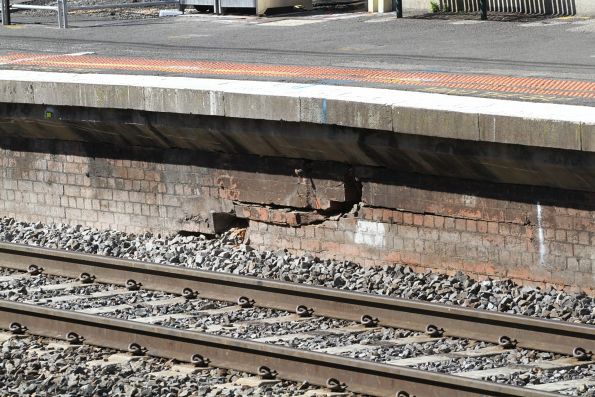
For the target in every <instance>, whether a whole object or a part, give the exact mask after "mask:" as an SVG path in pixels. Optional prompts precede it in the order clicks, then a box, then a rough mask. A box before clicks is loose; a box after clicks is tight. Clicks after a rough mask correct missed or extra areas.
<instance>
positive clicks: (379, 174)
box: [250, 169, 595, 290]
mask: <svg viewBox="0 0 595 397" xmlns="http://www.w3.org/2000/svg"><path fill="white" fill-rule="evenodd" d="M355 174H356V175H357V176H358V178H360V180H361V181H362V206H361V207H360V208H359V209H358V210H357V211H352V212H351V213H348V214H345V215H343V216H341V217H340V218H338V219H334V220H326V221H324V222H322V223H319V224H315V225H305V226H301V227H300V228H295V227H293V228H292V227H284V226H283V225H275V224H270V222H268V223H267V222H263V221H262V220H261V219H256V218H252V221H251V222H250V239H251V243H252V244H254V245H257V246H259V247H260V248H277V247H289V248H291V250H292V251H294V252H296V253H307V252H309V253H311V252H316V253H317V254H318V255H319V256H321V257H333V258H341V259H348V260H352V261H356V262H360V263H364V264H366V265H385V264H390V263H395V262H399V263H406V264H409V265H411V266H414V267H416V268H418V269H433V270H439V271H448V272H451V273H454V272H456V271H459V270H463V271H465V272H467V273H470V274H474V275H476V276H499V277H510V278H513V279H515V280H517V281H520V282H535V283H551V284H556V285H565V286H575V287H578V288H582V289H586V290H593V286H594V285H595V208H594V207H595V194H594V193H592V192H579V191H560V190H556V189H549V188H539V187H529V186H518V185H496V184H489V183H483V182H474V181H464V180H454V179H448V178H437V177H430V176H422V175H411V174H400V173H397V172H390V173H389V172H385V171H381V170H373V169H357V170H356V171H355ZM371 177H374V178H376V179H375V180H374V181H372V180H370V178H371Z"/></svg>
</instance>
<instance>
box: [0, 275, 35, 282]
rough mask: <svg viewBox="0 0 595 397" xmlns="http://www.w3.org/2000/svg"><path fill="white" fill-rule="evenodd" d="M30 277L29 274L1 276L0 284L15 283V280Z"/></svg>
mask: <svg viewBox="0 0 595 397" xmlns="http://www.w3.org/2000/svg"><path fill="white" fill-rule="evenodd" d="M28 277H31V275H30V274H29V273H18V274H12V275H10V276H2V277H0V283H5V282H7V281H15V280H22V279H24V278H28Z"/></svg>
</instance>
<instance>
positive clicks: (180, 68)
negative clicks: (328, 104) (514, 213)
mask: <svg viewBox="0 0 595 397" xmlns="http://www.w3.org/2000/svg"><path fill="white" fill-rule="evenodd" d="M13 20H14V22H16V25H13V26H10V27H0V68H1V69H19V70H44V71H62V72H64V71H68V72H83V73H91V72H92V73H121V74H150V75H174V76H189V77H202V78H205V77H206V78H210V77H215V78H220V79H221V78H224V79H232V80H235V79H242V80H245V79H249V80H261V81H282V82H297V83H315V84H332V85H347V86H360V87H362V86H363V87H375V88H388V89H396V90H415V91H422V92H431V93H441V94H449V95H462V96H475V97H488V98H496V99H509V100H516V101H531V102H550V103H560V104H569V105H586V106H593V105H595V46H593V42H595V20H594V19H585V18H526V19H523V18H519V20H517V21H512V22H511V21H507V22H503V21H486V22H482V21H479V20H477V19H476V18H475V17H474V16H467V17H465V18H459V17H457V18H454V17H453V18H447V19H433V18H405V19H402V20H396V19H395V17H394V14H393V13H391V14H384V15H382V14H367V13H364V12H350V13H318V14H310V15H303V14H291V15H281V16H275V17H264V18H258V17H252V16H237V15H235V16H233V15H231V16H214V15H204V14H194V15H187V16H181V17H175V18H153V19H138V20H117V19H109V18H107V17H96V18H93V17H92V16H91V17H85V18H78V19H77V17H76V16H74V17H72V18H71V26H72V28H71V29H68V30H59V29H57V28H56V27H55V23H54V22H55V17H53V16H50V15H48V16H47V17H41V18H40V17H36V18H33V17H31V16H22V15H19V14H15V15H14V16H13ZM33 22H35V24H34V23H33Z"/></svg>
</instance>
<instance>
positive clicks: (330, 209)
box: [0, 137, 595, 290]
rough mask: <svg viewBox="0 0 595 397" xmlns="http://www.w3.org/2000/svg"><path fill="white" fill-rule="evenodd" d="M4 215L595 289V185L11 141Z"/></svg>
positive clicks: (4, 158) (0, 209) (3, 179)
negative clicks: (237, 232) (579, 187)
mask: <svg viewBox="0 0 595 397" xmlns="http://www.w3.org/2000/svg"><path fill="white" fill-rule="evenodd" d="M0 161H1V164H0V165H1V166H2V168H1V170H0V216H9V217H15V218H18V219H22V220H25V221H34V222H38V221H39V222H44V223H74V224H82V225H87V226H92V227H97V228H100V229H116V230H123V231H126V232H132V233H144V232H147V231H151V232H158V233H162V232H165V233H172V232H174V233H175V232H178V231H186V232H200V233H207V234H213V233H221V232H223V231H226V230H228V229H229V228H230V227H232V226H236V225H237V224H238V222H240V223H242V224H243V225H244V226H247V229H248V230H247V236H248V237H247V238H248V239H249V241H250V244H252V245H253V246H255V247H256V248H260V249H274V250H277V249H289V250H290V251H292V252H294V253H297V254H308V255H312V254H314V255H317V256H320V257H323V258H336V259H340V260H350V261H354V262H357V263H360V264H362V265H370V266H371V265H387V264H394V263H402V264H407V265H410V266H413V267H415V268H417V269H432V270H436V271H440V272H449V273H454V272H457V271H465V272H467V273H469V274H474V275H476V276H480V277H487V276H496V277H510V278H513V279H516V280H518V281H521V282H525V283H526V282H534V283H552V284H557V285H564V286H575V287H576V288H581V289H587V290H589V289H592V286H593V285H595V193H594V192H587V191H570V190H557V189H554V188H543V187H531V186H520V185H506V184H495V183H488V182H479V181H469V180H464V179H456V178H440V177H435V176H424V175H418V174H412V173H405V172H399V171H395V170H388V169H381V168H372V167H350V166H348V165H344V164H338V163H332V162H314V161H306V160H299V159H285V158H272V157H259V156H252V155H240V154H221V153H214V152H202V151H195V150H179V149H151V148H139V147H120V146H116V145H102V144H88V143H87V144H84V143H75V142H66V141H58V140H54V141H50V140H40V139H29V140H27V139H16V138H7V137H0Z"/></svg>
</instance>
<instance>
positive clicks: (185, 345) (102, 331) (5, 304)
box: [0, 300, 559, 397]
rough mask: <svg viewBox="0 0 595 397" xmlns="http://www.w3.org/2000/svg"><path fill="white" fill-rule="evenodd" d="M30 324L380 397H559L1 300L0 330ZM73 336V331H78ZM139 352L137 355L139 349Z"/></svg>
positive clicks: (63, 335)
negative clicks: (266, 370) (275, 373)
mask: <svg viewBox="0 0 595 397" xmlns="http://www.w3.org/2000/svg"><path fill="white" fill-rule="evenodd" d="M15 323H18V324H19V325H20V326H21V329H23V328H22V327H26V328H27V329H26V332H27V333H29V334H33V335H40V336H45V337H51V338H57V339H65V340H72V339H77V340H78V341H81V340H84V343H87V344H90V345H96V346H102V347H109V348H114V349H119V350H127V349H130V346H132V344H136V345H137V346H138V348H140V349H142V350H145V353H146V354H149V355H152V356H158V357H166V358H170V359H176V360H179V361H185V362H196V357H197V356H195V355H200V357H201V358H203V359H205V361H206V360H208V363H209V365H212V366H214V367H221V368H230V369H235V370H239V371H246V372H251V373H259V372H260V371H259V368H260V367H261V366H266V367H268V368H269V369H271V370H273V371H276V372H277V373H278V376H279V378H281V379H286V380H294V381H298V382H299V381H307V382H309V383H311V384H314V385H320V386H327V385H329V384H330V385H341V384H344V387H345V388H346V389H347V390H349V391H352V392H356V393H366V394H372V395H376V396H392V397H394V396H398V397H407V396H411V397H413V396H418V397H445V396H449V397H554V396H559V395H557V394H553V393H548V392H540V391H534V390H529V389H524V388H521V387H516V386H508V385H502V384H498V383H490V382H485V381H478V380H473V379H465V378H461V377H457V376H453V375H444V374H439V373H435V372H427V371H420V370H415V369H410V368H406V367H398V366H394V365H387V364H381V363H374V362H370V361H363V360H356V359H351V358H346V357H341V356H333V355H329V354H324V353H317V352H310V351H306V350H298V349H292V348H287V347H283V346H278V345H272V344H265V343H259V342H253V341H248V340H242V339H235V338H228V337H223V336H215V335H209V334H205V333H201V332H195V331H187V330H179V329H175V328H170V327H163V326H157V325H147V324H142V323H137V322H134V321H129V320H120V319H115V318H106V317H100V316H95V315H90V314H83V313H76V312H70V311H64V310H59V309H51V308H48V307H42V306H37V305H30V304H24V303H16V302H10V301H5V300H0V328H4V329H9V328H13V329H14V328H15V327H17V328H18V326H15ZM73 333H74V334H73ZM138 348H137V350H138Z"/></svg>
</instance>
